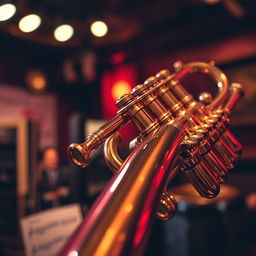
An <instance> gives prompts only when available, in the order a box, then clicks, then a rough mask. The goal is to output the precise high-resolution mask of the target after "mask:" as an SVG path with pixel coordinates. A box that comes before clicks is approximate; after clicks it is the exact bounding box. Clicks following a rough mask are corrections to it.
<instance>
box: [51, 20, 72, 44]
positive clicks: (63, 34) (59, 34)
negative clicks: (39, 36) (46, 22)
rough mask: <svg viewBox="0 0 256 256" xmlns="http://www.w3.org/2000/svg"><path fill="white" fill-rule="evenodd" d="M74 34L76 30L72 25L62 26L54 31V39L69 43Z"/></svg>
mask: <svg viewBox="0 0 256 256" xmlns="http://www.w3.org/2000/svg"><path fill="white" fill-rule="evenodd" d="M73 34H74V29H73V27H72V26H71V25H68V24H62V25H60V26H58V27H57V28H56V29H55V30H54V37H55V39H56V40H57V41H59V42H65V41H68V40H69V39H70V38H71V37H72V36H73Z"/></svg>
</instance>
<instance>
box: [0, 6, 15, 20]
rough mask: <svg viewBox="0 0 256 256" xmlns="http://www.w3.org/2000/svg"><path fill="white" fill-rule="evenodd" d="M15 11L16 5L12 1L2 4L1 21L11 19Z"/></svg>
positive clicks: (0, 9)
mask: <svg viewBox="0 0 256 256" xmlns="http://www.w3.org/2000/svg"><path fill="white" fill-rule="evenodd" d="M15 13H16V6H15V5H13V4H10V3H8V4H2V5H0V21H5V20H9V19H10V18H11V17H12V16H13V15H14V14H15Z"/></svg>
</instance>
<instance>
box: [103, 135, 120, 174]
mask: <svg viewBox="0 0 256 256" xmlns="http://www.w3.org/2000/svg"><path fill="white" fill-rule="evenodd" d="M121 140H122V138H121V135H120V133H119V132H115V133H114V134H113V135H111V136H110V137H109V138H108V139H107V140H106V141H105V143H104V158H105V161H106V163H107V165H108V167H109V168H110V169H111V170H112V171H113V172H114V173H116V172H118V170H119V169H120V168H121V166H122V164H123V162H124V161H123V160H122V159H121V158H120V156H119V154H118V151H117V145H118V144H119V142H120V141H121Z"/></svg>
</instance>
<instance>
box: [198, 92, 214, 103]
mask: <svg viewBox="0 0 256 256" xmlns="http://www.w3.org/2000/svg"><path fill="white" fill-rule="evenodd" d="M199 101H200V102H201V103H203V104H204V105H209V104H210V103H211V102H212V95H211V94H210V93H209V92H202V93H201V94H200V95H199Z"/></svg>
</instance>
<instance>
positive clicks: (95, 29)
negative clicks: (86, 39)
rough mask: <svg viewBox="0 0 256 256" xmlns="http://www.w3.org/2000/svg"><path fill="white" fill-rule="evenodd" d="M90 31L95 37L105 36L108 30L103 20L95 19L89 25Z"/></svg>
mask: <svg viewBox="0 0 256 256" xmlns="http://www.w3.org/2000/svg"><path fill="white" fill-rule="evenodd" d="M91 32H92V34H93V35H95V36H97V37H102V36H105V35H106V34H107V32H108V26H107V24H106V23H105V22H103V21H100V20H98V21H95V22H93V23H92V25H91Z"/></svg>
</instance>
